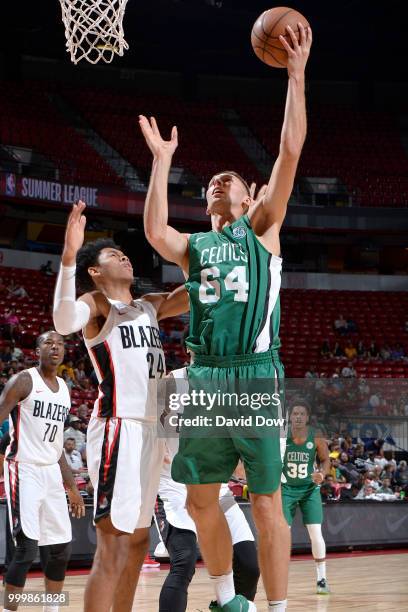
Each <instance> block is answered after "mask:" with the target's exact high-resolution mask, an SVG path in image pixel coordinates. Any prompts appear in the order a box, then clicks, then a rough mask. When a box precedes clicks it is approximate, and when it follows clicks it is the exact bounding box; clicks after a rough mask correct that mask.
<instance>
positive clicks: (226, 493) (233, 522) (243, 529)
mask: <svg viewBox="0 0 408 612" xmlns="http://www.w3.org/2000/svg"><path fill="white" fill-rule="evenodd" d="M159 495H160V499H161V501H162V502H163V510H164V513H165V515H166V516H165V518H166V520H167V522H168V523H170V525H173V527H177V528H178V529H188V530H189V531H193V532H194V533H195V534H197V529H196V526H195V523H194V521H193V519H192V518H191V516H190V515H189V513H188V512H187V509H186V498H187V487H186V486H185V485H184V484H181V483H180V482H175V481H174V480H173V479H171V478H167V477H165V476H163V475H162V478H161V479H160V488H159ZM220 508H221V510H222V511H223V512H224V515H225V518H226V520H227V523H228V527H229V530H230V532H231V539H232V544H233V545H234V544H238V542H247V541H250V542H253V541H254V540H255V538H254V536H253V534H252V531H251V528H250V526H249V524H248V521H247V520H246V518H245V514H244V513H243V512H242V510H241V508H240V507H239V505H238V504H237V502H236V501H235V498H234V496H233V494H232V492H231V490H230V489H229V487H228V485H227V484H222V485H221V489H220ZM161 518H162V516H159V517H158V519H159V520H158V524H159V527H160V528H162V527H163V529H162V533H163V532H164V533H165V529H164V527H165V526H164V525H162V524H161V520H160V519H161ZM164 538H166V535H165V536H164Z"/></svg>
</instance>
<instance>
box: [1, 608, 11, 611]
mask: <svg viewBox="0 0 408 612" xmlns="http://www.w3.org/2000/svg"><path fill="white" fill-rule="evenodd" d="M3 612H13V610H7V608H3Z"/></svg>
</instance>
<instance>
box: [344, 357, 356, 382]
mask: <svg viewBox="0 0 408 612" xmlns="http://www.w3.org/2000/svg"><path fill="white" fill-rule="evenodd" d="M341 376H342V378H356V376H357V372H356V370H355V368H354V367H353V364H352V362H351V361H349V362H348V364H347V365H346V366H344V368H343V369H342V370H341Z"/></svg>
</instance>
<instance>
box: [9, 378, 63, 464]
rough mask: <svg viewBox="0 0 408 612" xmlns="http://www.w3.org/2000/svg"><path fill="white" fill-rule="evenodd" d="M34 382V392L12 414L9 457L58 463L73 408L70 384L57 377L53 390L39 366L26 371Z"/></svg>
mask: <svg viewBox="0 0 408 612" xmlns="http://www.w3.org/2000/svg"><path fill="white" fill-rule="evenodd" d="M26 371H27V372H28V373H29V374H30V376H31V378H32V381H33V388H32V390H31V393H30V395H29V396H28V397H26V399H25V400H23V401H21V402H19V403H18V404H17V406H16V407H15V408H13V410H12V411H11V413H10V416H9V423H10V437H11V440H10V444H9V446H8V447H7V450H6V459H8V460H9V461H20V462H22V463H32V464H34V465H51V464H53V463H57V462H58V461H59V459H60V457H61V454H62V449H63V446H64V423H65V421H66V419H67V417H68V414H69V411H70V409H71V398H70V395H69V390H68V387H67V385H66V383H65V381H64V380H63V379H62V378H59V377H58V376H57V381H58V384H59V389H58V391H55V392H54V391H52V390H51V389H50V388H49V386H48V385H47V384H46V383H45V381H44V379H43V378H42V377H41V375H40V373H39V372H38V370H37V368H30V369H29V370H26Z"/></svg>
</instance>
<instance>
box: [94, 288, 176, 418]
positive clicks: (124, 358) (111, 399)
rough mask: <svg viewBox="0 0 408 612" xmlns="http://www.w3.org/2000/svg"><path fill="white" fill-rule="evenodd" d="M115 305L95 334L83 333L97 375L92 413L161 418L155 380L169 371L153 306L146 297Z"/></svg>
mask: <svg viewBox="0 0 408 612" xmlns="http://www.w3.org/2000/svg"><path fill="white" fill-rule="evenodd" d="M109 302H110V304H111V308H110V311H109V315H108V317H107V319H106V321H105V324H104V326H103V327H102V329H101V330H100V332H99V334H98V335H97V336H95V338H92V339H88V338H85V336H84V341H85V345H86V347H87V349H88V353H89V356H90V358H91V361H92V364H93V366H94V368H95V373H96V376H97V378H98V382H99V388H98V397H97V399H96V401H95V404H94V409H93V412H92V416H94V417H101V418H111V417H119V418H123V419H136V420H138V421H148V422H154V421H156V420H157V379H158V378H162V377H163V376H164V375H165V361H164V353H163V347H162V343H161V340H160V332H159V325H158V323H157V318H156V310H155V308H154V307H153V306H152V305H151V304H150V303H149V302H148V301H146V300H134V301H133V303H132V304H130V305H128V304H123V303H122V302H118V301H116V300H109Z"/></svg>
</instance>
